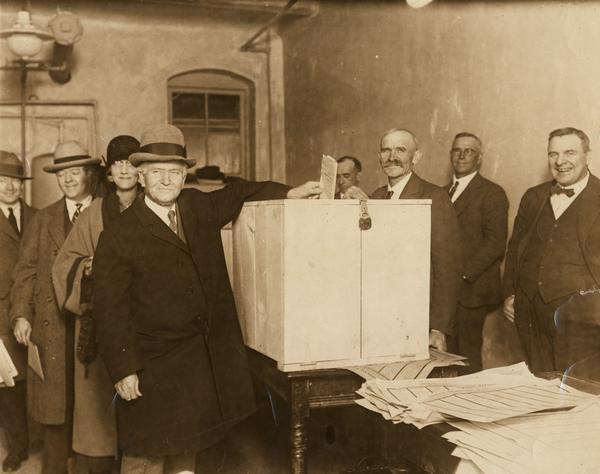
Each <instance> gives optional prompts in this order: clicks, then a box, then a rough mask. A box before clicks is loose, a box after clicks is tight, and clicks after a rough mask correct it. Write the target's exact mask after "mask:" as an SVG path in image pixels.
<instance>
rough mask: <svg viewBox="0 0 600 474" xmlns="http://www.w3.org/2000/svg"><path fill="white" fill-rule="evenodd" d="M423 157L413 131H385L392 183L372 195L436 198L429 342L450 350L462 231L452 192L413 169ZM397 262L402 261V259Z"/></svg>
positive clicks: (383, 149) (385, 160) (383, 151)
mask: <svg viewBox="0 0 600 474" xmlns="http://www.w3.org/2000/svg"><path fill="white" fill-rule="evenodd" d="M420 158H421V152H420V150H419V146H418V143H417V140H416V138H415V136H414V135H413V133H412V132H409V131H408V130H402V129H392V130H389V131H387V132H386V133H384V134H383V136H382V138H381V143H380V151H379V160H380V163H381V166H382V168H383V172H384V173H385V174H386V175H387V177H388V185H387V186H382V187H381V188H378V189H376V190H375V191H374V192H373V194H372V195H371V198H372V199H431V200H432V204H431V284H430V285H431V289H430V294H431V298H430V305H429V327H430V334H429V343H430V345H431V346H433V347H436V348H438V349H440V350H446V349H447V347H446V346H447V336H451V335H453V332H454V326H455V323H454V317H455V311H456V302H457V300H458V285H459V282H460V275H461V271H460V240H459V239H460V234H459V232H460V231H459V228H458V222H457V220H456V214H455V213H454V209H452V204H451V203H450V199H449V198H448V193H446V192H445V191H444V190H443V189H442V188H440V187H439V186H436V185H435V184H432V183H429V182H428V181H425V180H424V179H422V178H420V177H419V176H417V174H416V173H414V172H413V167H414V165H415V164H416V163H417V162H418V161H419V159H420ZM409 258H418V256H410V257H409ZM394 263H395V262H394ZM397 264H399V265H401V264H402V262H398V263H397Z"/></svg>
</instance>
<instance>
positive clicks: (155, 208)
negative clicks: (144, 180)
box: [144, 195, 175, 224]
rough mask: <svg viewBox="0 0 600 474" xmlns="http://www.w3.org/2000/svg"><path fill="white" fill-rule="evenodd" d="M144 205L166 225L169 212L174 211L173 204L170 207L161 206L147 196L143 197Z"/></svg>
mask: <svg viewBox="0 0 600 474" xmlns="http://www.w3.org/2000/svg"><path fill="white" fill-rule="evenodd" d="M144 203H145V204H146V206H148V207H149V208H150V210H151V211H152V212H154V214H156V215H157V216H158V217H159V218H160V219H161V220H162V221H164V222H166V223H167V224H168V222H169V211H174V210H175V203H173V204H171V205H170V206H161V205H160V204H157V203H155V202H154V201H153V200H152V199H150V198H149V197H148V196H147V195H144Z"/></svg>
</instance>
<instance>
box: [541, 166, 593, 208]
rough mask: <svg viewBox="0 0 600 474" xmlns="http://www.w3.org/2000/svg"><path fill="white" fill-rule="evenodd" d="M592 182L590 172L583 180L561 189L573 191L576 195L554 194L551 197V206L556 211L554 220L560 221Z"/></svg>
mask: <svg viewBox="0 0 600 474" xmlns="http://www.w3.org/2000/svg"><path fill="white" fill-rule="evenodd" d="M589 180H590V173H589V172H588V173H587V174H586V175H585V177H584V178H583V179H580V180H579V181H577V182H576V183H575V184H572V185H571V186H561V185H560V184H559V185H558V186H559V187H561V188H565V189H572V190H573V191H574V194H573V195H572V196H571V197H569V196H567V195H566V194H552V195H551V196H550V204H551V205H552V211H554V218H555V219H558V218H559V217H560V216H562V215H563V213H564V212H565V211H566V210H567V209H568V208H569V206H570V205H571V204H572V203H573V201H575V199H576V198H577V196H579V195H580V194H581V191H583V190H584V189H585V187H586V186H587V184H588V181H589Z"/></svg>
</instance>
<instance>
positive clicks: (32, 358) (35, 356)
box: [27, 341, 45, 380]
mask: <svg viewBox="0 0 600 474" xmlns="http://www.w3.org/2000/svg"><path fill="white" fill-rule="evenodd" d="M27 363H28V365H29V367H31V370H33V371H34V372H35V373H36V374H37V375H38V376H39V378H41V379H42V380H45V379H44V370H43V369H42V360H41V359H40V351H39V349H38V346H36V345H35V344H34V343H33V342H31V341H30V342H29V345H28V346H27Z"/></svg>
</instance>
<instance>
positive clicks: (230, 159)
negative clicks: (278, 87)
mask: <svg viewBox="0 0 600 474" xmlns="http://www.w3.org/2000/svg"><path fill="white" fill-rule="evenodd" d="M168 93H169V120H170V122H171V123H172V124H173V125H176V126H177V127H179V128H180V129H181V130H182V131H183V134H184V135H185V142H186V145H187V150H188V156H189V157H190V158H194V159H196V161H197V165H196V167H198V168H200V167H203V166H207V165H216V166H219V168H220V169H221V171H222V172H223V173H225V174H226V175H230V176H240V177H242V178H246V179H254V174H255V173H254V141H253V139H254V116H253V114H254V86H253V84H252V82H251V81H250V80H248V79H245V78H243V77H241V76H239V75H237V74H234V73H232V72H230V71H221V70H196V71H190V72H185V73H182V74H178V75H176V76H174V77H172V78H170V79H169V81H168Z"/></svg>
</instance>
